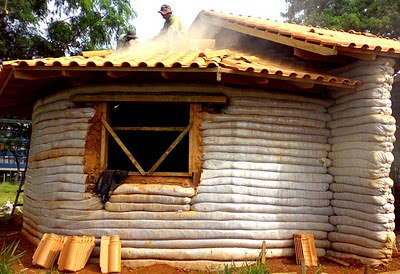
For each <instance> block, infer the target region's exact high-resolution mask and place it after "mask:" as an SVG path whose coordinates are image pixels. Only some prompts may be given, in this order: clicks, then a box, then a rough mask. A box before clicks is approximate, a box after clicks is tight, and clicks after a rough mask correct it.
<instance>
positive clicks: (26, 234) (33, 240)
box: [21, 228, 40, 246]
mask: <svg viewBox="0 0 400 274" xmlns="http://www.w3.org/2000/svg"><path fill="white" fill-rule="evenodd" d="M21 234H22V235H23V236H24V237H25V239H27V240H28V242H30V243H31V244H33V245H34V246H38V245H39V243H40V238H37V237H35V236H33V235H31V234H30V233H29V232H28V231H26V230H25V229H24V228H22V229H21Z"/></svg>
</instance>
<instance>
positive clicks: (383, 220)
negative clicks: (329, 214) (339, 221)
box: [333, 207, 394, 224]
mask: <svg viewBox="0 0 400 274" xmlns="http://www.w3.org/2000/svg"><path fill="white" fill-rule="evenodd" d="M333 212H334V213H335V214H336V215H338V216H349V217H352V218H355V219H359V220H364V221H369V222H373V223H377V224H387V223H392V222H394V213H387V214H370V213H364V212H361V211H359V210H353V209H345V208H338V207H334V208H333Z"/></svg>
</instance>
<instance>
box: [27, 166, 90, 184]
mask: <svg viewBox="0 0 400 274" xmlns="http://www.w3.org/2000/svg"><path fill="white" fill-rule="evenodd" d="M32 172H33V171H31V170H29V172H28V175H27V176H26V179H27V180H28V181H29V182H31V183H32V184H34V185H40V184H45V183H52V182H54V183H59V184H64V183H68V184H77V185H85V184H86V179H87V177H88V175H87V174H72V173H66V174H54V175H44V176H40V175H36V176H31V173H32ZM43 188H45V187H43Z"/></svg>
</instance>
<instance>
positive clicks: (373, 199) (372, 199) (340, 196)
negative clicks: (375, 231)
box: [333, 192, 394, 206]
mask: <svg viewBox="0 0 400 274" xmlns="http://www.w3.org/2000/svg"><path fill="white" fill-rule="evenodd" d="M333 198H334V199H337V200H345V201H352V202H359V203H366V204H372V205H378V206H383V205H386V204H387V203H393V202H394V196H393V195H392V194H387V195H380V196H370V195H362V194H356V193H340V192H336V193H334V194H333Z"/></svg>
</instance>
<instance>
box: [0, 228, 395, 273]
mask: <svg viewBox="0 0 400 274" xmlns="http://www.w3.org/2000/svg"><path fill="white" fill-rule="evenodd" d="M20 230H21V226H20V225H14V224H7V223H6V224H4V223H1V224H0V247H1V246H2V245H3V243H4V242H5V244H11V243H12V242H13V241H18V240H19V241H20V243H19V245H18V252H22V251H24V250H26V254H25V255H24V257H23V258H22V259H21V261H20V262H19V263H18V264H16V265H15V269H16V270H17V271H24V273H27V274H28V273H49V272H46V271H45V270H43V269H41V268H39V267H37V266H34V265H32V256H33V253H34V251H35V246H34V245H32V244H31V243H29V242H28V241H27V240H26V239H25V238H24V237H23V236H22V234H21V232H20ZM343 261H345V262H347V263H349V264H350V267H347V268H345V267H343V266H341V265H339V264H337V263H334V262H331V261H329V260H327V259H325V258H320V264H321V265H322V269H321V270H322V272H323V273H346V274H353V273H354V274H359V273H371V274H372V273H382V272H390V271H396V270H398V271H399V272H397V273H400V258H399V257H397V258H393V260H392V262H390V263H389V264H388V265H387V266H380V267H378V268H368V269H366V267H365V266H364V265H362V264H361V263H360V262H359V261H357V260H348V259H343ZM266 264H267V266H268V268H269V270H270V271H271V272H272V273H288V272H291V273H301V267H300V266H298V265H296V262H295V258H294V257H293V258H292V257H284V258H271V259H267V263H266ZM316 271H317V267H310V268H309V269H308V271H307V273H315V272H316ZM366 271H368V272H366ZM78 273H80V274H89V273H91V274H92V273H101V272H100V267H99V265H98V264H92V263H88V264H87V265H86V267H85V269H83V270H81V271H79V272H78ZM121 273H133V274H148V273H162V274H164V273H165V274H168V273H176V274H182V273H189V274H194V273H204V272H200V271H190V270H187V269H179V268H173V267H170V266H168V265H165V264H160V265H153V266H149V267H139V268H133V269H132V268H126V267H123V269H122V272H121Z"/></svg>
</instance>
